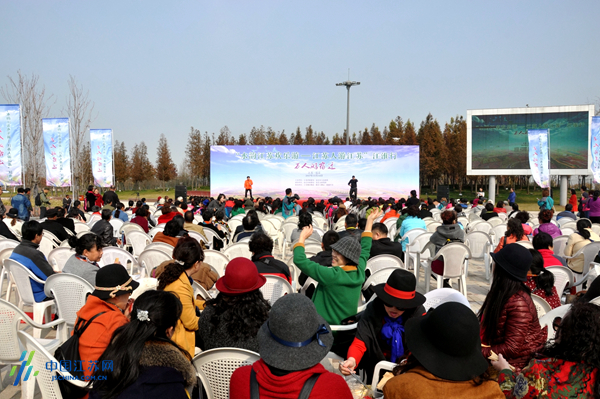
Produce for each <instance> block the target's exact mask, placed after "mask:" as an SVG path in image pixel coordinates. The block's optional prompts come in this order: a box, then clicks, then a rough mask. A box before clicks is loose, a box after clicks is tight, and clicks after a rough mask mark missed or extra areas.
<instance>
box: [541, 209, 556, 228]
mask: <svg viewBox="0 0 600 399" xmlns="http://www.w3.org/2000/svg"><path fill="white" fill-rule="evenodd" d="M553 214H554V212H552V211H551V210H550V209H544V210H543V211H541V212H540V214H539V215H538V220H539V221H540V224H541V223H550V221H551V220H552V215H553Z"/></svg>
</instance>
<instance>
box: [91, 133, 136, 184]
mask: <svg viewBox="0 0 600 399" xmlns="http://www.w3.org/2000/svg"><path fill="white" fill-rule="evenodd" d="M113 159H114V161H115V183H116V182H119V183H123V182H125V181H127V179H129V156H128V155H127V148H125V142H124V141H122V142H120V143H119V141H118V140H115V147H114V150H113ZM90 168H91V163H90ZM84 181H85V180H84Z"/></svg>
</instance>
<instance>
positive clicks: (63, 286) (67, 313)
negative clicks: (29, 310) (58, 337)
mask: <svg viewBox="0 0 600 399" xmlns="http://www.w3.org/2000/svg"><path fill="white" fill-rule="evenodd" d="M93 291H94V287H93V286H92V285H91V284H90V283H89V282H87V281H86V280H84V279H83V278H81V277H79V276H76V275H74V274H69V273H57V274H53V275H52V276H50V277H48V279H47V280H46V285H45V286H44V292H45V293H46V296H47V297H48V298H54V301H55V302H56V310H57V312H58V314H59V315H60V317H61V318H62V319H64V320H65V321H66V322H67V327H68V328H73V327H74V326H75V321H76V320H77V312H79V310H80V309H81V308H82V307H83V305H85V301H86V299H87V295H88V294H91V293H92V292H93ZM65 338H66V337H65ZM65 340H66V339H65Z"/></svg>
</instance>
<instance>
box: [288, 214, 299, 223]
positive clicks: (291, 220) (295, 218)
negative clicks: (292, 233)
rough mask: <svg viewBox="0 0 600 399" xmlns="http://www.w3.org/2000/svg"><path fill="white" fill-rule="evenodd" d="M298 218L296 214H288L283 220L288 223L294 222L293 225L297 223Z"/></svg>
mask: <svg viewBox="0 0 600 399" xmlns="http://www.w3.org/2000/svg"><path fill="white" fill-rule="evenodd" d="M299 220H300V219H299V218H298V216H295V215H294V216H290V217H289V218H287V219H285V221H286V222H288V223H293V224H295V225H297V224H298V221H299Z"/></svg>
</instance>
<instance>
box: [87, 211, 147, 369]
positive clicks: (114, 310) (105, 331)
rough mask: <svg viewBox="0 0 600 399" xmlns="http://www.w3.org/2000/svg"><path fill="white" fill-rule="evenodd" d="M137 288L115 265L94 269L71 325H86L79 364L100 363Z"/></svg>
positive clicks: (122, 268)
mask: <svg viewBox="0 0 600 399" xmlns="http://www.w3.org/2000/svg"><path fill="white" fill-rule="evenodd" d="M107 211H110V209H107ZM139 285H140V284H139V283H138V282H137V281H135V280H133V279H132V278H131V276H130V275H129V274H128V273H127V270H125V268H124V267H123V266H121V265H118V264H116V263H114V264H111V265H106V266H104V267H102V268H100V270H98V273H96V285H95V287H96V289H95V290H94V291H93V292H92V293H91V294H90V295H88V297H87V300H86V301H85V305H83V307H82V308H81V309H80V310H79V312H77V321H76V322H75V325H77V323H78V322H79V320H85V321H87V322H90V325H89V326H88V327H87V329H86V330H85V331H84V332H83V334H81V336H80V337H79V355H80V357H81V360H82V363H83V364H89V363H88V362H90V361H97V360H100V355H102V353H104V351H105V350H106V348H107V347H108V344H110V343H111V341H113V333H114V332H115V331H116V330H117V328H119V327H121V326H122V325H124V324H127V322H128V321H129V319H128V318H129V309H130V307H129V305H130V304H131V302H130V300H129V297H130V296H131V293H132V292H133V291H134V290H135V289H136V288H137V287H139ZM94 317H95V318H94ZM134 317H135V315H134ZM92 318H94V319H93V320H92ZM111 360H116V358H113V359H111ZM100 364H101V363H100ZM83 373H84V375H85V376H86V377H88V378H89V376H90V375H92V370H91V369H90V368H89V367H83Z"/></svg>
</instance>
